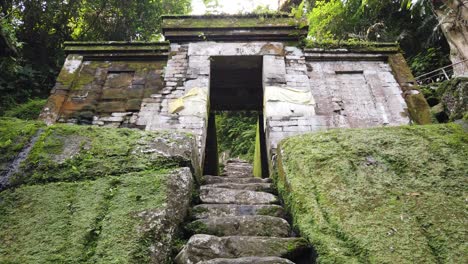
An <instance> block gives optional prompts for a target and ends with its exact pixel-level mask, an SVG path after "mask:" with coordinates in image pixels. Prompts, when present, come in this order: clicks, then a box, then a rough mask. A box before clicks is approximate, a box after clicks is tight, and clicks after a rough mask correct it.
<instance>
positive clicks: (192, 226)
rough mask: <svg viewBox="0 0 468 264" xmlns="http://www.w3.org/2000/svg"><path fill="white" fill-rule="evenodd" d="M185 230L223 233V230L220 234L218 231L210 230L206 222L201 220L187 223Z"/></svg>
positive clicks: (194, 232)
mask: <svg viewBox="0 0 468 264" xmlns="http://www.w3.org/2000/svg"><path fill="white" fill-rule="evenodd" d="M185 230H186V231H187V233H188V234H190V235H193V234H211V235H222V232H220V233H219V234H218V233H217V232H216V231H213V230H208V227H207V226H206V224H205V223H203V222H202V221H200V220H197V221H193V222H191V223H189V224H187V225H185Z"/></svg>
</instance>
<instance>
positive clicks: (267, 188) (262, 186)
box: [203, 183, 274, 193]
mask: <svg viewBox="0 0 468 264" xmlns="http://www.w3.org/2000/svg"><path fill="white" fill-rule="evenodd" d="M203 186H205V187H215V188H226V189H235V190H249V191H262V192H270V193H272V192H274V189H273V186H272V184H271V183H243V184H242V183H214V184H207V185H203Z"/></svg>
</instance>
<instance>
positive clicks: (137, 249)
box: [0, 171, 167, 263]
mask: <svg viewBox="0 0 468 264" xmlns="http://www.w3.org/2000/svg"><path fill="white" fill-rule="evenodd" d="M166 177H167V173H166V172H165V171H146V172H141V173H131V174H126V175H122V176H119V177H102V178H99V179H97V180H92V181H81V182H73V183H63V182H62V183H49V184H45V185H33V186H21V187H19V188H17V189H15V190H6V191H4V192H1V193H0V240H1V241H2V243H0V263H134V262H135V263H147V262H148V261H147V259H148V258H149V252H148V250H149V249H148V243H147V242H145V240H144V239H143V238H144V237H145V236H148V234H146V233H145V232H136V229H137V227H138V226H139V225H141V224H142V220H141V219H140V218H139V217H137V216H136V214H137V212H140V211H143V210H148V209H151V210H155V209H158V208H162V207H163V206H164V202H165V198H166V189H165V181H166ZM150 232H151V231H150ZM45 245H46V246H45ZM142 256H145V257H144V258H142ZM145 258H146V259H145Z"/></svg>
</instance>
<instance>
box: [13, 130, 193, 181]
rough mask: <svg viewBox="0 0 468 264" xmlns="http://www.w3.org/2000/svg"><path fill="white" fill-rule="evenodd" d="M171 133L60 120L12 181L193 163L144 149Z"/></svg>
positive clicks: (89, 175) (82, 176)
mask: <svg viewBox="0 0 468 264" xmlns="http://www.w3.org/2000/svg"><path fill="white" fill-rule="evenodd" d="M157 138H158V139H161V138H166V139H167V140H168V143H170V142H169V140H170V135H167V134H164V133H147V132H144V131H140V130H132V129H109V128H97V127H91V126H74V125H64V124H57V125H54V126H49V127H47V128H46V129H45V131H44V133H43V134H42V135H41V136H40V138H39V139H38V141H37V143H36V144H35V146H34V147H33V148H32V150H31V153H30V155H29V156H28V158H27V159H26V161H25V162H24V163H23V164H22V171H21V172H20V173H18V174H17V175H15V177H13V178H12V184H13V185H19V184H25V183H26V184H33V183H46V182H56V181H67V182H70V181H79V180H93V179H96V178H98V177H103V176H107V175H123V174H126V173H129V172H138V171H146V170H155V169H161V168H175V167H179V166H190V164H188V161H187V160H185V159H183V158H176V157H172V158H168V157H165V156H164V155H162V154H158V153H153V152H145V149H146V148H147V147H148V146H149V145H151V142H152V141H155V140H156V139H157Z"/></svg>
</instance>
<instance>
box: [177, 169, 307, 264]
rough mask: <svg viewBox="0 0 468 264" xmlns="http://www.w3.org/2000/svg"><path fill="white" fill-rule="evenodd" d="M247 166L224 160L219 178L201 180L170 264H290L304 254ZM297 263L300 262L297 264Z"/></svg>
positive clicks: (265, 186) (264, 182) (263, 182)
mask: <svg viewBox="0 0 468 264" xmlns="http://www.w3.org/2000/svg"><path fill="white" fill-rule="evenodd" d="M252 170H253V168H252V166H251V165H250V164H248V163H245V162H242V161H240V160H228V162H227V164H226V166H225V167H224V170H223V173H222V174H223V175H222V176H205V181H204V183H205V184H204V185H202V186H201V187H200V201H201V202H202V204H200V205H196V206H194V207H193V209H192V218H193V219H194V221H192V222H191V223H189V224H187V225H186V227H185V229H186V231H187V233H188V234H193V236H192V237H191V238H190V239H189V241H188V242H187V244H186V245H185V246H184V248H183V249H182V250H181V252H179V254H178V255H177V257H176V260H175V261H176V263H178V264H182V263H184V264H185V263H226V264H229V263H233V264H235V263H238V264H243V263H258V264H261V263H264V264H270V263H271V264H273V263H275V264H281V263H294V262H292V261H291V260H294V261H296V259H298V256H301V255H304V252H308V250H310V248H309V245H308V243H307V241H306V240H304V239H302V238H297V237H296V238H295V237H290V236H291V235H292V231H291V227H290V225H289V223H288V221H286V220H285V211H284V209H283V207H282V206H280V205H278V203H279V199H278V197H277V196H276V195H274V194H273V193H275V191H274V190H273V187H272V183H271V181H270V180H269V179H260V178H254V177H253V175H252ZM301 263H302V262H301Z"/></svg>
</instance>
